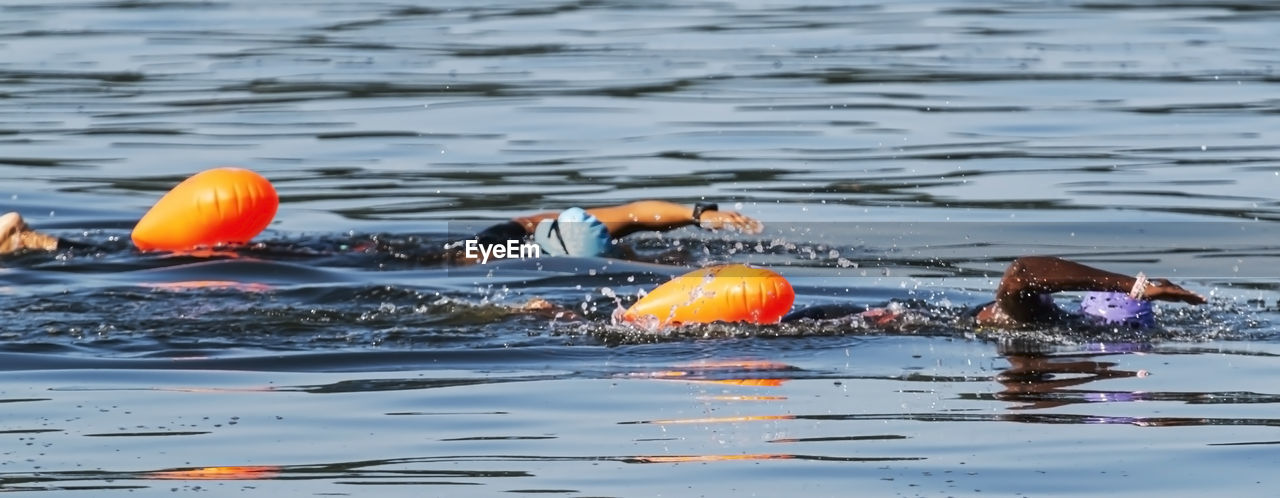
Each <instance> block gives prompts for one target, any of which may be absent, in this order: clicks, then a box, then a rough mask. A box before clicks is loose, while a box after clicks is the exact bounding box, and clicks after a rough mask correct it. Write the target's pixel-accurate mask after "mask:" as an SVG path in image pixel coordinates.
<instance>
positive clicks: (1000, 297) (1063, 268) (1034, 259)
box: [996, 256, 1205, 322]
mask: <svg viewBox="0 0 1280 498" xmlns="http://www.w3.org/2000/svg"><path fill="white" fill-rule="evenodd" d="M1136 280H1137V279H1135V278H1134V277H1131V276H1128V275H1121V274H1119V273H1113V272H1109V271H1106V270H1102V269H1098V268H1094V267H1092V266H1088V265H1083V264H1080V263H1076V262H1074V261H1067V260H1065V259H1062V258H1055V257H1050V256H1023V257H1021V258H1018V259H1016V260H1014V261H1013V263H1012V264H1010V265H1009V268H1008V269H1006V270H1005V272H1004V277H1003V278H1001V280H1000V287H999V288H998V289H996V304H998V305H999V307H1000V309H1001V310H1002V311H1004V312H1005V314H1006V315H1007V316H1008V317H1009V318H1011V319H1013V320H1016V321H1019V322H1032V321H1035V320H1037V319H1040V318H1043V317H1045V316H1046V313H1056V312H1057V309H1056V308H1054V307H1053V305H1052V304H1051V303H1049V302H1046V301H1044V300H1042V299H1040V296H1041V295H1044V294H1052V293H1055V292H1066V291H1103V292H1129V291H1130V290H1131V289H1133V284H1134V282H1136ZM1153 282H1155V283H1156V284H1157V285H1148V286H1147V289H1146V298H1147V299H1153V300H1162V301H1180V302H1184V303H1189V304H1202V303H1204V302H1205V300H1204V297H1201V296H1200V295H1199V294H1196V293H1194V292H1191V291H1189V290H1186V289H1184V288H1182V287H1179V286H1178V285H1176V284H1174V283H1172V282H1169V281H1168V280H1165V279H1158V280H1154V281H1153Z"/></svg>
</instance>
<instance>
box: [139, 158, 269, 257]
mask: <svg viewBox="0 0 1280 498" xmlns="http://www.w3.org/2000/svg"><path fill="white" fill-rule="evenodd" d="M279 206H280V197H279V196H277V195H276V189H275V188H274V187H272V186H271V182H269V181H267V179H266V178H263V177H262V175H259V174H257V173H254V172H252V171H249V170H247V169H241V168H215V169H210V170H206V171H203V172H200V173H198V174H196V175H195V176H192V177H191V178H187V179H186V180H184V181H183V182H182V183H179V184H178V186H176V187H173V190H170V191H169V193H167V194H165V195H164V197H161V198H160V200H159V201H157V202H156V204H155V205H154V206H151V210H150V211H147V214H145V215H143V216H142V219H140V220H138V224H137V225H136V226H134V227H133V245H135V246H137V247H138V249H141V250H143V251H152V250H163V251H185V250H188V249H193V248H196V247H201V246H215V245H218V244H243V243H246V242H249V239H252V238H253V237H254V236H256V235H258V234H259V233H261V232H262V231H263V230H264V229H266V228H267V225H268V224H270V223H271V219H272V218H274V217H275V215H276V209H277V208H278V207H279Z"/></svg>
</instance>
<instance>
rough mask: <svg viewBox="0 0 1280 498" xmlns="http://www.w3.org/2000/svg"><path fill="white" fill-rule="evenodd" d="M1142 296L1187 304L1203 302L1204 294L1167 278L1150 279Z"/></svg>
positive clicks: (1154, 299)
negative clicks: (1185, 287)
mask: <svg viewBox="0 0 1280 498" xmlns="http://www.w3.org/2000/svg"><path fill="white" fill-rule="evenodd" d="M1143 297H1145V298H1147V299H1150V300H1152V301H1172V302H1178V303H1187V304H1204V303H1205V302H1206V301H1205V299H1204V296H1201V295H1199V294H1196V293H1194V292H1191V291H1189V290H1187V289H1184V288H1182V286H1180V285H1178V284H1175V283H1173V282H1170V281H1169V279H1167V278H1157V279H1152V280H1151V282H1150V283H1149V284H1148V285H1147V289H1146V291H1145V292H1144V293H1143Z"/></svg>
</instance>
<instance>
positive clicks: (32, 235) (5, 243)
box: [0, 212, 58, 254]
mask: <svg viewBox="0 0 1280 498" xmlns="http://www.w3.org/2000/svg"><path fill="white" fill-rule="evenodd" d="M19 249H31V250H43V251H54V250H57V249H58V238H57V237H54V236H52V235H46V234H43V233H40V232H37V231H35V230H32V229H31V227H29V226H27V223H26V221H24V220H23V219H22V215H20V214H18V213H16V212H10V213H5V214H4V215H0V254H8V253H11V252H14V251H17V250H19Z"/></svg>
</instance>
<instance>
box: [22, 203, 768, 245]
mask: <svg viewBox="0 0 1280 498" xmlns="http://www.w3.org/2000/svg"><path fill="white" fill-rule="evenodd" d="M685 226H697V227H701V228H704V229H708V230H737V231H740V232H744V233H759V232H760V231H761V229H762V225H761V223H760V222H759V221H757V220H755V219H753V218H750V217H747V216H745V215H742V214H741V213H738V212H735V211H721V210H720V209H719V206H717V205H716V204H711V203H698V204H695V205H693V206H685V205H681V204H675V203H671V202H666V201H657V200H646V201H636V202H631V203H627V204H621V205H616V206H605V207H596V208H588V209H581V208H569V209H566V210H564V211H547V212H541V213H536V214H532V215H529V216H519V217H516V218H513V219H512V220H511V221H508V222H505V223H500V224H497V225H494V226H491V227H489V228H487V229H485V230H483V231H481V232H480V233H479V234H477V235H476V237H475V239H476V240H478V241H479V242H481V243H485V244H501V243H505V242H506V241H508V240H527V239H530V238H531V239H533V241H534V242H537V243H538V244H539V247H541V249H542V251H543V252H545V253H546V254H548V255H551V256H566V255H567V256H606V255H610V254H612V253H613V251H614V248H615V246H614V245H613V239H617V238H621V237H624V236H626V235H629V234H632V233H636V232H641V231H668V230H674V229H676V228H680V227H685ZM0 237H2V238H0V255H3V254H9V253H12V252H15V251H19V250H23V249H26V250H33V251H52V250H57V249H59V248H66V247H64V246H68V245H69V244H68V242H67V241H64V240H60V239H58V238H57V237H53V236H51V235H47V234H43V233H40V232H37V231H35V230H33V229H31V227H29V226H27V224H26V222H25V221H24V220H23V219H22V216H21V215H19V214H18V213H16V212H11V213H7V214H5V215H3V216H0ZM461 247H462V246H461V244H451V245H450V247H448V249H451V250H453V251H454V252H459V253H460V252H461Z"/></svg>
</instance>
